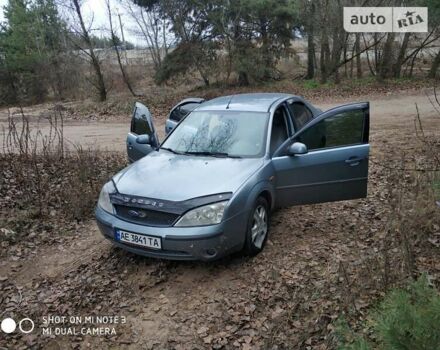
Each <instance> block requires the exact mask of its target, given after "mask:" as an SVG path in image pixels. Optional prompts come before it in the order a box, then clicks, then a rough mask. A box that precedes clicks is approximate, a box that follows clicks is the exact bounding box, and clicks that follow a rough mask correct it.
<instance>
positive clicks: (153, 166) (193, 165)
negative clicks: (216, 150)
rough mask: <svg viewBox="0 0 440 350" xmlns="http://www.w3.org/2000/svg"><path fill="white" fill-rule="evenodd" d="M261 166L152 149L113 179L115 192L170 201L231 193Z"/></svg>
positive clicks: (248, 161) (259, 161) (256, 162)
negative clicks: (116, 190) (153, 150)
mask: <svg viewBox="0 0 440 350" xmlns="http://www.w3.org/2000/svg"><path fill="white" fill-rule="evenodd" d="M262 165H263V160H262V159H260V158H247V159H245V158H243V159H237V158H215V157H205V156H191V155H178V154H172V153H170V152H168V151H164V150H160V151H158V152H152V153H150V154H149V155H147V156H145V157H143V158H142V159H140V160H138V161H137V162H135V163H133V164H132V165H130V166H129V167H127V168H125V169H124V170H122V171H121V172H119V173H118V174H117V175H115V176H114V178H113V180H114V182H115V184H116V187H117V189H118V192H119V193H122V194H127V195H134V196H141V197H147V198H155V199H163V200H170V201H183V200H187V199H191V198H196V197H201V196H206V195H211V194H216V193H224V192H235V191H236V190H237V189H238V188H239V187H240V186H241V185H242V184H243V183H244V182H245V181H246V180H247V179H248V178H249V177H250V176H251V175H252V174H254V173H255V171H257V170H258V169H259V168H260V167H261V166H262Z"/></svg>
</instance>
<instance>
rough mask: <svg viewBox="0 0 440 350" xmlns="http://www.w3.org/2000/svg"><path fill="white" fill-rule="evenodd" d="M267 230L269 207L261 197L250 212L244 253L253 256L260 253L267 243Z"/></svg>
mask: <svg viewBox="0 0 440 350" xmlns="http://www.w3.org/2000/svg"><path fill="white" fill-rule="evenodd" d="M268 230H269V205H268V203H267V200H266V199H265V198H263V197H258V199H257V200H256V202H255V205H254V207H253V209H252V210H251V212H250V215H249V220H248V227H247V231H246V242H245V246H244V252H245V253H246V254H247V255H250V256H254V255H257V254H258V253H259V252H261V251H262V250H263V248H264V246H265V244H266V241H267V234H268Z"/></svg>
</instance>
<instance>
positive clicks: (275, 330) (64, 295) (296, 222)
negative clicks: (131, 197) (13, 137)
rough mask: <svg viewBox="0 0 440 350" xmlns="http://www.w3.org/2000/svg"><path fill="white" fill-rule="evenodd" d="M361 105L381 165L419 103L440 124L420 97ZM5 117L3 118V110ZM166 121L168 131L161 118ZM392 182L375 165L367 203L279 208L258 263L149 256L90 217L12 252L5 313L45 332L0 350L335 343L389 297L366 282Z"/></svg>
mask: <svg viewBox="0 0 440 350" xmlns="http://www.w3.org/2000/svg"><path fill="white" fill-rule="evenodd" d="M365 100H370V102H371V116H372V119H371V124H372V125H371V129H372V132H371V144H372V159H373V160H374V159H377V158H378V157H383V158H388V157H395V156H396V155H398V154H400V152H403V151H406V150H407V149H411V148H412V143H413V140H414V136H413V130H414V116H415V105H414V104H415V103H417V104H418V106H419V111H420V114H421V115H422V118H423V120H424V123H425V131H426V132H428V133H429V132H432V133H437V134H438V133H440V118H438V117H436V116H435V113H434V109H433V108H432V106H431V105H430V103H429V101H428V99H427V97H426V96H425V94H423V93H420V94H417V95H404V96H388V97H385V98H383V97H377V96H374V97H372V98H367V97H366V98H365ZM344 102H348V101H328V102H325V103H318V106H319V107H321V108H322V109H327V108H330V107H332V106H335V105H338V104H342V103H344ZM121 119H122V117H121ZM0 120H1V123H5V114H4V113H3V114H2V115H0ZM158 120H159V123H158V124H159V125H158V129H159V130H163V122H164V117H163V116H159V118H158ZM33 123H34V124H35V123H37V121H36V120H34V121H33ZM39 123H40V126H41V127H42V128H43V129H44V128H47V127H48V126H47V125H45V122H44V121H43V120H40V122H39ZM128 125H129V120H128V119H127V120H126V121H124V122H119V121H118V122H113V123H104V122H89V123H87V124H80V123H79V122H77V121H68V120H67V121H66V123H65V129H64V130H65V136H66V138H67V139H68V140H69V141H71V142H72V143H80V144H88V145H90V146H91V147H97V146H98V147H99V148H101V149H106V148H107V149H109V150H120V151H124V148H125V144H124V140H125V135H126V133H127V129H128ZM161 136H163V134H162V135H161ZM389 186H390V184H389V183H388V180H387V176H386V173H385V172H384V171H383V169H382V168H381V167H380V166H377V165H376V163H375V162H372V164H371V169H370V181H369V195H368V198H366V199H363V200H358V201H348V202H339V203H328V204H322V205H313V206H303V207H296V208H290V209H283V210H279V211H277V212H275V213H274V215H273V217H272V226H271V231H270V239H269V242H268V245H267V247H266V249H265V250H264V252H263V253H262V254H260V255H259V256H257V257H255V258H253V259H249V258H245V257H241V256H234V257H230V258H227V259H224V260H222V261H219V262H216V263H212V264H205V263H199V262H190V263H189V262H169V261H159V260H153V259H147V258H143V257H138V256H135V255H132V254H129V253H126V252H123V251H121V250H119V249H115V248H112V246H111V245H110V244H109V243H108V242H107V241H106V240H104V239H103V238H102V237H101V236H100V234H99V233H98V231H97V228H96V226H95V224H94V222H87V223H85V224H83V225H78V228H77V230H76V231H75V233H74V234H69V235H66V236H64V237H62V238H60V240H59V242H58V243H57V244H55V245H52V246H50V247H44V246H43V247H35V251H34V253H33V254H32V255H31V256H27V257H25V258H23V257H20V256H18V257H17V255H16V254H12V253H11V254H10V255H9V256H8V258H7V259H5V260H3V261H1V262H0V290H2V291H3V293H5V295H7V296H8V297H7V302H6V303H5V310H4V311H2V314H0V316H4V315H5V314H7V313H8V312H11V311H14V312H17V313H18V314H20V315H21V316H23V317H30V318H32V319H33V320H34V321H35V324H36V327H37V330H38V331H34V332H32V333H31V334H27V335H19V334H16V335H14V336H5V335H4V334H3V333H1V334H0V348H1V347H2V346H3V347H5V348H15V347H28V346H34V347H36V348H40V347H45V348H46V349H65V348H97V347H99V348H118V347H124V348H129V349H139V348H145V349H150V348H154V349H168V348H169V349H202V348H215V349H220V348H226V349H231V348H232V349H235V348H237V349H238V348H240V349H254V348H262V349H267V348H274V349H276V348H278V349H279V348H290V349H296V348H300V349H328V348H333V347H334V339H333V338H332V337H331V336H329V334H330V333H331V331H332V329H333V328H334V321H335V320H336V319H337V318H338V317H339V316H340V315H341V314H345V316H346V317H351V315H352V314H353V313H354V312H357V313H360V314H361V315H362V313H363V310H365V308H366V307H368V306H369V305H370V303H371V300H374V297H377V296H378V295H380V293H381V288H382V280H381V278H380V275H378V276H377V278H376V279H375V278H373V279H371V278H370V279H365V280H364V279H363V278H364V277H365V276H367V275H368V274H371V273H374V271H377V270H378V269H379V263H380V262H378V259H377V255H376V254H377V247H378V246H380V245H379V244H378V242H380V240H381V239H382V237H383V232H384V230H385V227H386V222H387V215H388V213H389V211H390V206H389V203H388V202H387V200H388V198H389ZM438 268H439V270H440V266H438ZM396 269H398V267H396ZM347 305H348V306H347ZM353 310H355V311H353ZM47 315H59V316H82V317H85V316H89V315H113V316H116V315H118V316H123V317H125V318H126V323H123V324H119V323H118V324H115V325H107V326H110V327H114V328H115V331H116V333H117V334H116V335H109V336H97V335H94V336H92V335H85V334H81V333H80V334H76V335H71V334H66V335H54V334H52V335H42V327H44V326H45V324H44V319H43V317H45V316H47ZM56 326H58V327H64V328H67V327H73V328H75V327H76V329H77V331H78V330H80V329H82V327H84V328H87V327H89V326H96V325H90V324H89V325H84V324H69V323H63V324H58V325H54V324H52V325H50V326H49V327H52V328H53V329H54V327H56ZM6 337H9V338H6Z"/></svg>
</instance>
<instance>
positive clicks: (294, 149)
mask: <svg viewBox="0 0 440 350" xmlns="http://www.w3.org/2000/svg"><path fill="white" fill-rule="evenodd" d="M307 152H308V151H307V146H306V145H305V144H303V143H301V142H294V143H292V144H291V145H290V146H289V148H288V149H287V153H288V154H289V156H295V155H297V154H306V153H307Z"/></svg>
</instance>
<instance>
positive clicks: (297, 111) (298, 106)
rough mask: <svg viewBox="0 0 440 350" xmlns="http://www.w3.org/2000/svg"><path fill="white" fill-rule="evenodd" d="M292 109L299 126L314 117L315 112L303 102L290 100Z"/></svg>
mask: <svg viewBox="0 0 440 350" xmlns="http://www.w3.org/2000/svg"><path fill="white" fill-rule="evenodd" d="M288 105H289V108H290V111H291V112H292V114H293V117H294V118H295V121H296V125H297V128H298V129H300V128H302V127H303V126H304V125H305V124H307V123H308V122H309V121H310V120H312V118H313V114H312V112H311V111H310V109H308V108H307V106H306V105H305V104H304V103H302V102H289V103H288Z"/></svg>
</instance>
